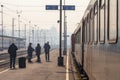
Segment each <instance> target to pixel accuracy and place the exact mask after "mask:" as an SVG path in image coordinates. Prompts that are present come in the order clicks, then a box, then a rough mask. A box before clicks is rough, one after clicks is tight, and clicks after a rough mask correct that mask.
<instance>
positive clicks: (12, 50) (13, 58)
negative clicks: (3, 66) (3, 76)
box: [8, 43, 18, 69]
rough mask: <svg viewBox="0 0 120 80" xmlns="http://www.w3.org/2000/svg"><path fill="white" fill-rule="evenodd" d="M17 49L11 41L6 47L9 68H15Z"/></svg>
mask: <svg viewBox="0 0 120 80" xmlns="http://www.w3.org/2000/svg"><path fill="white" fill-rule="evenodd" d="M17 50H18V48H17V46H16V45H15V44H14V43H12V44H11V45H10V46H9V48H8V53H9V54H10V69H15V61H16V51H17Z"/></svg>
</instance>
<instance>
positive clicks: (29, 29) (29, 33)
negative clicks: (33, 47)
mask: <svg viewBox="0 0 120 80" xmlns="http://www.w3.org/2000/svg"><path fill="white" fill-rule="evenodd" d="M30 24H31V21H29V43H30V27H31V26H30Z"/></svg>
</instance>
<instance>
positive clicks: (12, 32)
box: [12, 18, 14, 43]
mask: <svg viewBox="0 0 120 80" xmlns="http://www.w3.org/2000/svg"><path fill="white" fill-rule="evenodd" d="M12 41H13V43H14V18H12Z"/></svg>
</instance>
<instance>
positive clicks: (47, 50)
mask: <svg viewBox="0 0 120 80" xmlns="http://www.w3.org/2000/svg"><path fill="white" fill-rule="evenodd" d="M44 51H45V59H46V62H47V61H49V60H50V56H49V51H50V45H49V42H47V43H45V45H44Z"/></svg>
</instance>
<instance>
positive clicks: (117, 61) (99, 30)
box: [71, 0, 120, 80]
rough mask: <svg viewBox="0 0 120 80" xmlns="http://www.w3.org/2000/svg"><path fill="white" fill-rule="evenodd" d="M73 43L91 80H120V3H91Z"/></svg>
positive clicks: (105, 0) (117, 0)
mask: <svg viewBox="0 0 120 80" xmlns="http://www.w3.org/2000/svg"><path fill="white" fill-rule="evenodd" d="M71 41H72V42H71V43H72V54H73V55H74V56H75V60H76V62H77V65H78V68H79V69H80V71H81V70H82V71H84V73H86V75H87V77H88V79H89V80H120V0H91V1H90V3H89V6H88V8H87V9H86V11H85V13H84V16H83V18H82V20H81V22H80V24H79V26H78V27H77V29H76V30H75V31H74V33H73V34H72V36H71Z"/></svg>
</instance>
